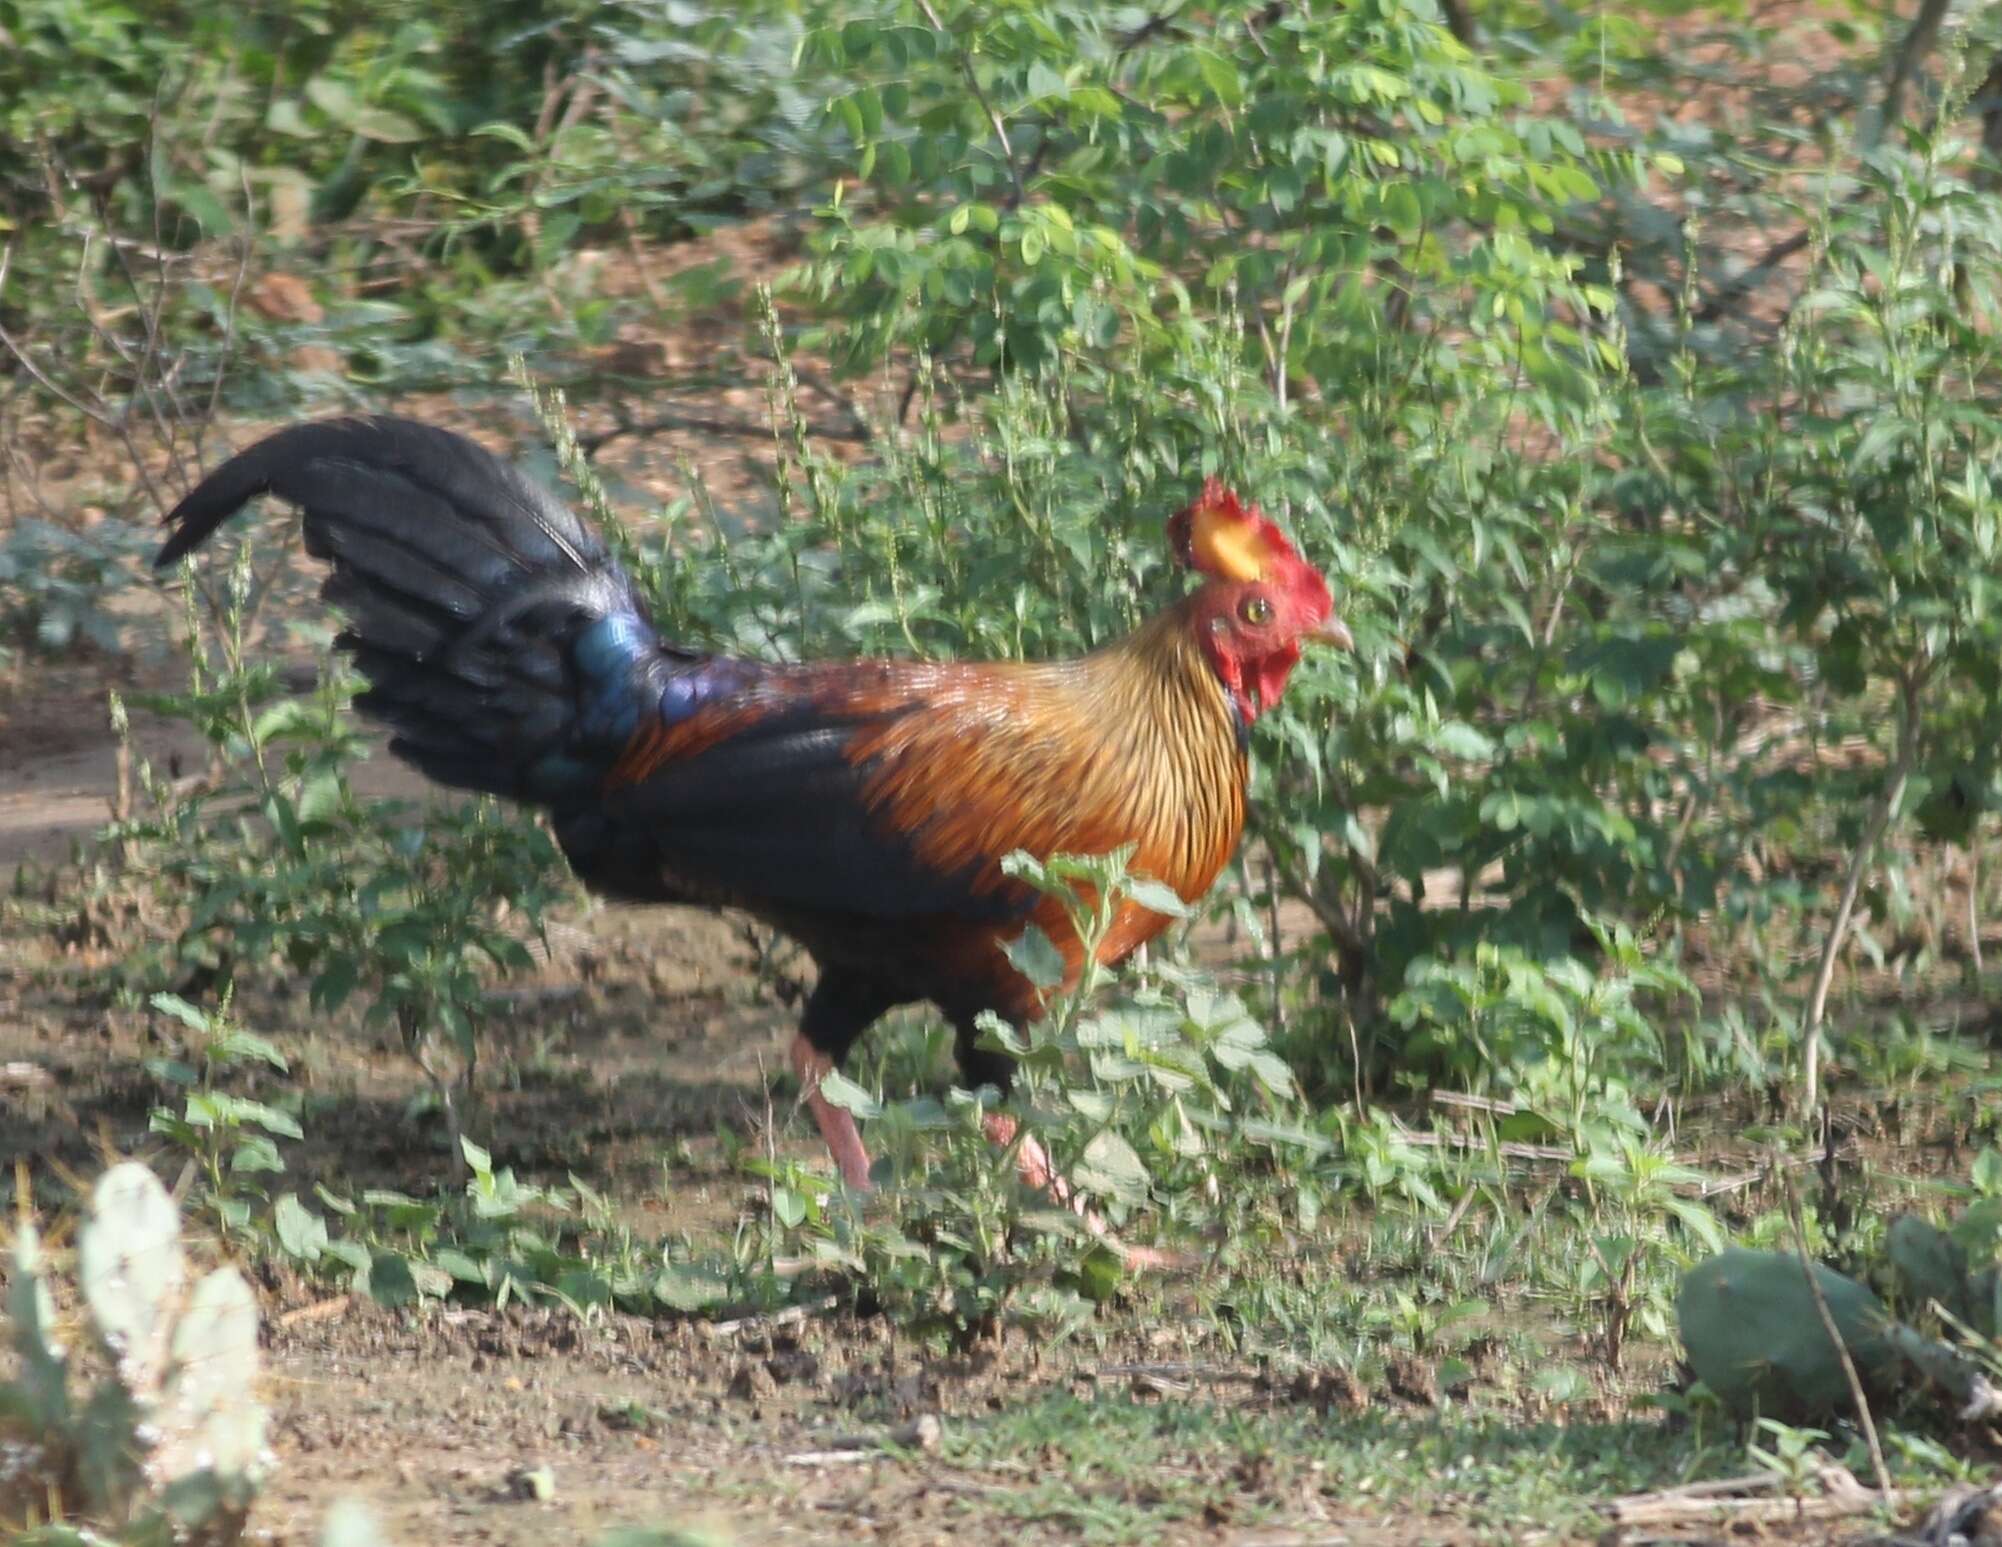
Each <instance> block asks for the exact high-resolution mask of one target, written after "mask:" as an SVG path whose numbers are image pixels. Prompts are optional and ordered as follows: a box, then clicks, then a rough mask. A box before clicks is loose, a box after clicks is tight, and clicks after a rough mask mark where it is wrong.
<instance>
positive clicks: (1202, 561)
mask: <svg viewBox="0 0 2002 1547" xmlns="http://www.w3.org/2000/svg"><path fill="white" fill-rule="evenodd" d="M1168 538H1169V541H1171V542H1172V543H1173V544H1174V548H1175V557H1176V558H1177V559H1178V560H1179V561H1180V562H1181V563H1182V564H1184V565H1185V566H1187V567H1188V568H1190V569H1193V570H1195V571H1196V572H1197V573H1198V574H1199V575H1201V576H1202V577H1203V585H1202V589H1201V590H1199V591H1197V592H1196V593H1195V595H1194V596H1193V597H1191V598H1190V608H1191V617H1192V620H1193V622H1194V625H1195V629H1196V639H1197V642H1198V643H1199V644H1200V645H1201V647H1202V650H1203V653H1204V654H1205V655H1206V656H1207V657H1208V658H1209V662H1210V665H1211V666H1212V667H1213V668H1214V669H1215V671H1216V674H1217V676H1218V677H1219V678H1220V679H1222V682H1223V685H1224V689H1225V691H1226V692H1228V693H1229V694H1230V697H1231V702H1232V703H1233V704H1234V705H1235V706H1236V707H1237V709H1238V712H1239V713H1240V714H1242V715H1243V717H1244V718H1245V719H1246V720H1247V721H1249V720H1251V719H1253V718H1255V717H1256V716H1258V715H1260V714H1262V713H1264V712H1265V711H1266V710H1267V709H1270V708H1271V707H1272V706H1273V705H1274V704H1276V703H1277V702H1278V701H1279V695H1280V694H1281V693H1283V692H1285V691H1286V679H1287V677H1288V676H1290V675H1291V674H1292V671H1293V668H1294V667H1295V666H1297V665H1298V664H1299V663H1300V646H1301V644H1302V642H1303V641H1308V640H1313V641H1318V642H1321V643H1324V644H1332V645H1338V646H1340V647H1341V648H1342V649H1344V650H1348V649H1353V648H1354V644H1355V641H1354V640H1353V639H1351V638H1350V636H1349V631H1348V629H1347V628H1345V627H1344V626H1343V624H1342V621H1341V619H1339V618H1337V617H1336V616H1335V607H1334V598H1333V597H1332V596H1331V595H1330V594H1329V592H1328V582H1327V581H1326V580H1325V579H1324V578H1323V577H1322V575H1321V572H1320V571H1319V570H1318V569H1316V568H1314V566H1313V565H1311V564H1309V563H1308V562H1307V561H1306V560H1305V559H1303V558H1301V557H1300V555H1299V554H1298V553H1297V552H1296V551H1294V548H1293V545H1292V544H1291V543H1290V542H1288V541H1287V540H1286V534H1285V533H1284V532H1281V531H1280V530H1279V528H1278V527H1276V526H1274V525H1273V524H1272V522H1270V521H1268V520H1267V519H1266V518H1265V516H1264V515H1263V514H1262V513H1261V512H1260V510H1259V509H1258V507H1257V506H1256V505H1246V504H1244V503H1243V502H1242V501H1241V500H1239V499H1238V497H1237V495H1236V494H1234V493H1233V492H1232V491H1230V490H1229V489H1226V488H1225V487H1224V486H1223V485H1222V484H1221V483H1219V482H1218V481H1217V480H1216V479H1214V478H1212V479H1210V480H1208V481H1207V482H1206V483H1204V485H1203V492H1202V493H1201V494H1199V495H1197V496H1196V498H1195V500H1194V502H1193V503H1191V504H1190V505H1189V506H1188V507H1187V508H1186V509H1184V510H1178V511H1176V512H1175V514H1174V515H1172V516H1170V517H1169V518H1168Z"/></svg>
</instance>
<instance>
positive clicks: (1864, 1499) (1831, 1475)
mask: <svg viewBox="0 0 2002 1547" xmlns="http://www.w3.org/2000/svg"><path fill="white" fill-rule="evenodd" d="M1817 1475H1818V1476H1819V1479H1820V1482H1821V1486H1822V1488H1823V1489H1824V1490H1825V1492H1824V1493H1823V1494H1822V1496H1821V1497H1820V1498H1818V1499H1808V1498H1797V1497H1795V1498H1772V1497H1760V1498H1749V1499H1748V1498H1742V1497H1735V1498H1734V1497H1729V1496H1728V1495H1730V1494H1734V1493H1735V1494H1745V1493H1758V1494H1762V1495H1771V1494H1773V1493H1776V1492H1777V1491H1778V1490H1779V1489H1780V1488H1781V1487H1782V1486H1783V1484H1782V1480H1781V1479H1780V1478H1779V1477H1778V1476H1776V1475H1775V1474H1773V1473H1771V1472H1757V1473H1754V1474H1752V1475H1751V1476H1749V1477H1730V1478H1719V1479H1716V1480H1715V1481H1712V1482H1707V1483H1687V1484H1684V1485H1683V1486H1682V1487H1680V1488H1668V1489H1663V1490H1661V1491H1660V1492H1656V1493H1636V1494H1630V1495H1629V1496H1628V1497H1626V1498H1624V1499H1615V1500H1614V1501H1613V1503H1612V1505H1611V1507H1610V1508H1609V1509H1608V1510H1607V1513H1608V1515H1609V1516H1610V1517H1611V1518H1612V1520H1613V1523H1614V1524H1616V1525H1621V1526H1683V1525H1704V1524H1711V1525H1732V1526H1736V1525H1739V1524H1744V1525H1770V1524H1779V1523H1783V1522H1785V1521H1802V1520H1834V1519H1839V1518H1841V1517H1843V1516H1846V1515H1864V1514H1869V1513H1871V1512H1873V1511H1875V1510H1879V1509H1896V1508H1898V1507H1899V1506H1901V1505H1903V1504H1905V1503H1906V1502H1908V1501H1909V1499H1910V1497H1911V1495H1910V1492H1909V1490H1901V1489H1896V1488H1891V1489H1884V1490H1881V1491H1879V1490H1877V1489H1873V1488H1866V1487H1864V1486H1863V1485H1862V1484H1861V1483H1859V1482H1858V1481H1856V1479H1855V1477H1853V1476H1852V1475H1851V1474H1850V1472H1849V1470H1848V1468H1846V1467H1839V1466H1825V1467H1822V1468H1821V1470H1820V1472H1819V1473H1818V1474H1817Z"/></svg>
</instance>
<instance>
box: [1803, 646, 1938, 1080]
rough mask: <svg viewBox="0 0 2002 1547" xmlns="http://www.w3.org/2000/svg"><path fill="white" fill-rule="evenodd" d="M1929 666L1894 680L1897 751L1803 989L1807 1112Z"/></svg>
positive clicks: (1904, 775) (1914, 737) (1898, 793)
mask: <svg viewBox="0 0 2002 1547" xmlns="http://www.w3.org/2000/svg"><path fill="white" fill-rule="evenodd" d="M1927 675H1928V671H1927V669H1926V668H1923V667H1919V668H1913V669H1912V670H1909V671H1907V672H1906V673H1905V674H1904V676H1903V678H1902V680H1901V682H1900V684H1899V704H1898V752H1897V759H1896V761H1895V762H1894V763H1893V764H1892V767H1891V777H1890V782H1889V783H1887V784H1886V785H1885V786H1884V793H1883V794H1882V795H1880V796H1878V798H1877V804H1876V807H1875V809H1874V810H1872V811H1871V813H1870V821H1869V824H1868V826H1867V827H1866V829H1865V830H1864V833H1863V836H1862V837H1861V838H1860V839H1858V840H1857V844H1856V850H1855V852H1854V853H1853V854H1851V855H1850V857H1849V874H1848V876H1847V877H1845V878H1844V880H1843V883H1842V895H1841V897H1840V898H1839V899H1838V900H1837V902H1836V905H1835V917H1834V919H1833V920H1831V921H1830V923H1829V926H1828V938H1827V939H1825V940H1824V941H1823V942H1822V944H1821V961H1820V963H1819V965H1817V966H1816V968H1815V971H1814V986H1813V989H1812V990H1811V991H1810V993H1809V995H1808V1001H1807V1014H1806V1016H1805V1018H1804V1021H1803V1024H1802V1026H1801V1043H1802V1047H1801V1110H1803V1111H1806V1112H1812V1111H1813V1110H1814V1109H1815V1107H1816V1106H1817V1105H1818V1104H1819V1102H1820V1100H1821V1023H1822V1018H1823V1016H1824V1015H1825V1014H1826V1012H1827V1009H1828V989H1829V985H1830V984H1831V983H1833V982H1834V980H1835V963H1836V961H1837V959H1838V958H1840V956H1841V955H1842V946H1843V943H1844V942H1845V941H1846V940H1847V939H1848V938H1849V921H1850V918H1851V917H1852V915H1854V913H1855V911H1856V895H1857V893H1858V892H1860V891H1861V890H1862V889H1863V878H1864V876H1866V875H1867V874H1869V870H1870V862H1871V860H1872V859H1874V858H1875V857H1876V853H1877V845H1878V844H1879V843H1881V842H1883V839H1884V832H1885V829H1886V828H1888V827H1889V826H1890V825H1891V817H1892V816H1893V814H1894V813H1895V812H1896V811H1897V809H1898V807H1899V805H1900V804H1902V803H1903V801H1904V798H1905V786H1906V784H1908V783H1909V782H1910V780H1911V776H1912V770H1913V768H1915V767H1916V766H1917V764H1918V759H1919V708H1920V695H1921V694H1923V693H1924V691H1925V683H1926V677H1927Z"/></svg>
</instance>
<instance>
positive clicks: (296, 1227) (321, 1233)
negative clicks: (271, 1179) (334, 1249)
mask: <svg viewBox="0 0 2002 1547" xmlns="http://www.w3.org/2000/svg"><path fill="white" fill-rule="evenodd" d="M271 1223H272V1227H273V1229H274V1230H275V1231H276V1232H277V1235H278V1244H279V1246H281V1247H282V1248H283V1249H284V1251H285V1254H286V1255H287V1256H288V1257H294V1258H297V1259H298V1260H299V1261H301V1262H318V1261H319V1260H320V1253H321V1251H322V1250H323V1249H324V1248H325V1246H326V1244H327V1225H326V1221H325V1220H323V1219H321V1218H320V1216H319V1215H317V1214H315V1213H313V1212H312V1210H310V1209H308V1208H307V1207H306V1205H305V1204H303V1203H301V1202H300V1201H299V1196H298V1194H297V1193H289V1192H288V1193H284V1194H282V1195H281V1196H280V1197H279V1199H278V1202H277V1203H276V1204H274V1205H273V1206H272V1210H271Z"/></svg>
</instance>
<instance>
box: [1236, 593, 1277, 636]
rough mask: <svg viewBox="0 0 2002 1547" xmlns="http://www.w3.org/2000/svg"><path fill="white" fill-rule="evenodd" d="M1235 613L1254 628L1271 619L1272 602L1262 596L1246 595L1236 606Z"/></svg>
mask: <svg viewBox="0 0 2002 1547" xmlns="http://www.w3.org/2000/svg"><path fill="white" fill-rule="evenodd" d="M1237 615H1238V616H1239V617H1240V618H1242V619H1244V621H1245V622H1247V623H1249V624H1251V625H1252V627H1254V628H1256V627H1258V626H1259V625H1260V624H1263V623H1270V622H1271V621H1272V604H1271V603H1270V602H1268V601H1267V600H1266V599H1265V598H1264V597H1262V596H1247V597H1246V598H1245V599H1244V601H1243V603H1242V604H1241V605H1240V606H1239V607H1238V609H1237Z"/></svg>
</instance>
